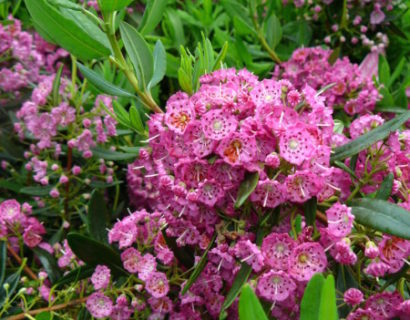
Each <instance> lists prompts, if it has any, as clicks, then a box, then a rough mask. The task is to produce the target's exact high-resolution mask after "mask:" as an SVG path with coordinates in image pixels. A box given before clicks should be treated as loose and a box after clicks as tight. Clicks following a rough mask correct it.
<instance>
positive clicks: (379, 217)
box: [349, 198, 410, 240]
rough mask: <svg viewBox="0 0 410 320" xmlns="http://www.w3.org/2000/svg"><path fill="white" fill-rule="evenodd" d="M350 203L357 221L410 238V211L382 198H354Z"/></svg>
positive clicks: (388, 232)
mask: <svg viewBox="0 0 410 320" xmlns="http://www.w3.org/2000/svg"><path fill="white" fill-rule="evenodd" d="M349 205H350V206H351V208H352V213H353V215H354V216H355V220H356V222H358V223H360V224H362V225H364V226H367V227H370V228H373V229H375V230H378V231H382V232H384V233H387V234H391V235H394V236H398V237H400V238H404V239H408V240H409V239H410V212H409V211H408V210H406V209H404V208H402V207H400V206H398V205H396V204H394V203H391V202H388V201H384V200H380V199H368V198H363V199H354V200H352V201H351V202H350V203H349Z"/></svg>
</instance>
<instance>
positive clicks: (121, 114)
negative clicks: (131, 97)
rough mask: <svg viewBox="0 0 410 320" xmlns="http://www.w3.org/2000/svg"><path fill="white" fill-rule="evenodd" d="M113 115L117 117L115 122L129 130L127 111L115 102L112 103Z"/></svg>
mask: <svg viewBox="0 0 410 320" xmlns="http://www.w3.org/2000/svg"><path fill="white" fill-rule="evenodd" d="M112 105H113V109H114V113H115V115H116V116H117V120H118V121H119V122H120V123H121V124H122V125H124V126H126V127H128V128H131V123H130V117H129V115H128V112H127V110H125V108H124V107H123V106H122V105H121V104H119V103H118V102H117V101H116V100H114V101H113V104H112Z"/></svg>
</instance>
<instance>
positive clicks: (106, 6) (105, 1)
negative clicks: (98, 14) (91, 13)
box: [98, 0, 134, 12]
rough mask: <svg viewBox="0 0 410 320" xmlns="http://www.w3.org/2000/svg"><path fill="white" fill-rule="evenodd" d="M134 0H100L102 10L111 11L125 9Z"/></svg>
mask: <svg viewBox="0 0 410 320" xmlns="http://www.w3.org/2000/svg"><path fill="white" fill-rule="evenodd" d="M133 1H134V0H98V6H99V7H100V9H101V11H105V12H111V11H117V10H121V9H124V8H125V7H127V6H128V5H129V4H130V3H131V2H133Z"/></svg>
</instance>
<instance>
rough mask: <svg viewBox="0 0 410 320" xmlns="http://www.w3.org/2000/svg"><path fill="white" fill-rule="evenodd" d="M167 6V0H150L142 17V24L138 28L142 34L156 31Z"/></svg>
mask: <svg viewBox="0 0 410 320" xmlns="http://www.w3.org/2000/svg"><path fill="white" fill-rule="evenodd" d="M166 6H167V0H148V2H147V6H146V8H145V11H144V16H143V17H142V21H141V24H140V26H139V28H138V30H139V32H141V34H142V35H146V34H149V33H151V32H152V31H154V29H155V27H156V26H157V25H158V23H159V22H160V21H161V19H162V15H163V13H164V11H165V8H166Z"/></svg>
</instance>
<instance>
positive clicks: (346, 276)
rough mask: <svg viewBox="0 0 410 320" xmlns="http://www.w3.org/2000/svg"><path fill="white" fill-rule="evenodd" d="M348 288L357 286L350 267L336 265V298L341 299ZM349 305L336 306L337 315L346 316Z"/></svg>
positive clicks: (349, 308)
mask: <svg viewBox="0 0 410 320" xmlns="http://www.w3.org/2000/svg"><path fill="white" fill-rule="evenodd" d="M350 288H358V283H357V281H356V279H355V278H354V276H353V274H352V272H351V271H350V268H346V267H345V266H344V265H342V264H339V265H337V276H336V289H337V290H336V295H337V298H338V299H340V300H342V299H343V294H344V292H345V291H346V290H348V289H350ZM350 310H351V307H349V306H348V305H344V306H340V307H339V308H338V312H339V317H341V318H346V316H347V315H348V314H349V312H350Z"/></svg>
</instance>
